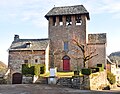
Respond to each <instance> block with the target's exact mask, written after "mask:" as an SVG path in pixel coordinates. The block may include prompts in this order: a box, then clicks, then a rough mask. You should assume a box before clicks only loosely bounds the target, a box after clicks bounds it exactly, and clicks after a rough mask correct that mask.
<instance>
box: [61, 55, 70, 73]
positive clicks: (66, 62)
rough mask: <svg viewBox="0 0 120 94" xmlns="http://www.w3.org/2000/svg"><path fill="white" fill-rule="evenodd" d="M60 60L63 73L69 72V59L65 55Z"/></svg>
mask: <svg viewBox="0 0 120 94" xmlns="http://www.w3.org/2000/svg"><path fill="white" fill-rule="evenodd" d="M62 59H63V71H70V57H69V56H67V55H65V56H64V57H63V58H62Z"/></svg>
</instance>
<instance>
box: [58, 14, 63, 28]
mask: <svg viewBox="0 0 120 94" xmlns="http://www.w3.org/2000/svg"><path fill="white" fill-rule="evenodd" d="M59 22H60V26H62V25H63V21H62V16H59Z"/></svg>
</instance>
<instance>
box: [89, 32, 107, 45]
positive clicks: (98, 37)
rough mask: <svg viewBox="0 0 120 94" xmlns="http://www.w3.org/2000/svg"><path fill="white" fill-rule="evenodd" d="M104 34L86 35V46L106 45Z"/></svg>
mask: <svg viewBox="0 0 120 94" xmlns="http://www.w3.org/2000/svg"><path fill="white" fill-rule="evenodd" d="M106 42H107V38H106V33H99V34H88V44H91V43H92V44H94V43H106Z"/></svg>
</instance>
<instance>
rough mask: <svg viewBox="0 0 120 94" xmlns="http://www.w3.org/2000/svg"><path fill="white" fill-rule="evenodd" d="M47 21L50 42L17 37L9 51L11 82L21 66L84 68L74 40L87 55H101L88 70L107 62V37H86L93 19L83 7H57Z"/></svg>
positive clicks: (89, 64)
mask: <svg viewBox="0 0 120 94" xmlns="http://www.w3.org/2000/svg"><path fill="white" fill-rule="evenodd" d="M45 18H46V19H47V20H48V36H49V37H48V39H20V38H19V36H18V35H15V38H14V41H13V43H12V45H11V47H10V49H9V62H8V66H9V68H10V69H11V79H12V76H13V73H16V72H18V73H21V65H22V64H24V63H27V62H28V63H44V64H45V65H46V68H47V69H46V72H47V71H49V68H50V67H57V71H73V70H76V69H77V68H78V67H79V69H80V68H82V67H83V64H82V62H83V60H82V59H80V57H83V55H82V52H81V51H80V50H79V52H76V51H78V47H77V46H76V45H75V44H74V43H73V41H72V39H74V38H75V39H77V40H78V42H79V43H80V44H82V45H84V46H86V48H88V49H87V50H86V54H90V52H91V51H94V50H95V53H96V54H98V55H97V56H96V57H93V58H92V59H91V60H90V61H89V62H88V67H93V66H95V65H96V64H98V63H99V64H101V63H102V64H105V63H106V61H105V58H106V34H105V33H103V34H89V35H87V34H86V25H87V23H86V22H87V20H90V16H89V12H88V11H87V10H86V9H85V7H84V6H83V5H76V6H64V7H54V8H53V9H51V10H50V11H49V12H48V13H47V14H46V15H45ZM87 36H88V42H87ZM74 50H76V51H74ZM78 56H80V57H78Z"/></svg>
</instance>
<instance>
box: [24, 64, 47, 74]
mask: <svg viewBox="0 0 120 94" xmlns="http://www.w3.org/2000/svg"><path fill="white" fill-rule="evenodd" d="M44 71H45V68H44V65H42V64H23V65H22V74H23V75H39V74H43V73H44Z"/></svg>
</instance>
